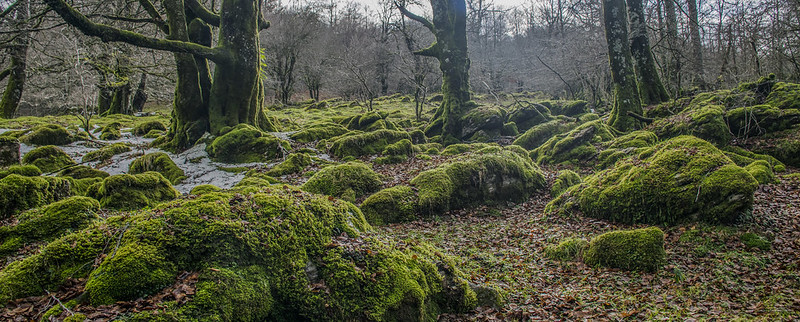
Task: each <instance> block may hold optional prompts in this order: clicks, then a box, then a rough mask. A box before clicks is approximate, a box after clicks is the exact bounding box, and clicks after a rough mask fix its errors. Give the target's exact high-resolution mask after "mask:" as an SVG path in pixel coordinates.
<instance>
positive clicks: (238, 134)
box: [206, 124, 290, 163]
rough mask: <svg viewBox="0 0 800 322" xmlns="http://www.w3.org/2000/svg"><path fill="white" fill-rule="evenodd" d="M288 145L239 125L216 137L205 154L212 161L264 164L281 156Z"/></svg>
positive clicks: (252, 128)
mask: <svg viewBox="0 0 800 322" xmlns="http://www.w3.org/2000/svg"><path fill="white" fill-rule="evenodd" d="M289 148H290V146H289V144H288V143H287V142H285V141H283V140H280V139H278V138H276V137H274V136H272V135H268V134H265V133H264V132H261V131H259V130H258V129H256V128H254V127H252V126H250V125H247V124H239V125H237V126H236V127H234V128H233V129H231V130H230V131H229V132H227V133H225V134H223V135H221V136H218V137H217V138H216V139H214V141H213V142H212V143H211V144H209V145H208V147H207V148H206V152H208V154H209V156H210V157H211V159H212V160H214V161H219V162H232V163H248V162H266V161H268V160H272V159H275V158H278V157H281V156H283V151H284V150H288V149H289Z"/></svg>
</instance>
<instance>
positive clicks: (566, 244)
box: [544, 238, 589, 261]
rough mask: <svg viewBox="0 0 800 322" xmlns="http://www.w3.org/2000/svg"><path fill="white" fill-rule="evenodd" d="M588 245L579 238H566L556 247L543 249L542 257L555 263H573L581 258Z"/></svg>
mask: <svg viewBox="0 0 800 322" xmlns="http://www.w3.org/2000/svg"><path fill="white" fill-rule="evenodd" d="M588 245H589V243H588V242H587V241H585V240H583V239H581V238H567V239H565V240H563V241H561V242H560V243H558V245H550V246H547V247H545V248H544V256H545V257H547V258H549V259H552V260H556V261H573V260H577V259H579V258H581V256H582V255H583V252H584V250H586V247H587V246H588Z"/></svg>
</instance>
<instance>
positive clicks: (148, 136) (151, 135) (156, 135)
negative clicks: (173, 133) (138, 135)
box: [142, 130, 167, 139]
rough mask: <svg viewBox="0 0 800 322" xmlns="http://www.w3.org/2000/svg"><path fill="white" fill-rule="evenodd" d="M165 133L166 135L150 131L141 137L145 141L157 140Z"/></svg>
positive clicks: (157, 131)
mask: <svg viewBox="0 0 800 322" xmlns="http://www.w3.org/2000/svg"><path fill="white" fill-rule="evenodd" d="M166 133H167V131H161V130H152V131H150V132H147V134H145V135H144V136H142V137H143V138H145V139H157V138H159V137H161V136H162V135H164V134H166Z"/></svg>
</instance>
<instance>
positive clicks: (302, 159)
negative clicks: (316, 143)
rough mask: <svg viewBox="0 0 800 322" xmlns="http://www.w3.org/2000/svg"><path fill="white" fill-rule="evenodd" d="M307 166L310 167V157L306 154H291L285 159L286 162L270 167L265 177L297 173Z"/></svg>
mask: <svg viewBox="0 0 800 322" xmlns="http://www.w3.org/2000/svg"><path fill="white" fill-rule="evenodd" d="M309 165H311V157H310V156H309V155H308V154H305V153H292V154H289V156H287V157H286V160H284V161H283V162H281V163H280V164H278V165H276V166H274V167H272V169H269V171H267V175H269V176H272V177H280V176H284V175H287V174H292V173H298V172H301V171H303V169H305V168H306V167H307V166H309Z"/></svg>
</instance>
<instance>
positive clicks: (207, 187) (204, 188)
mask: <svg viewBox="0 0 800 322" xmlns="http://www.w3.org/2000/svg"><path fill="white" fill-rule="evenodd" d="M219 191H222V189H221V188H220V187H217V186H215V185H213V184H201V185H199V186H196V187H194V188H192V191H190V192H189V194H190V195H197V196H199V195H204V194H207V193H210V192H219Z"/></svg>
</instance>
